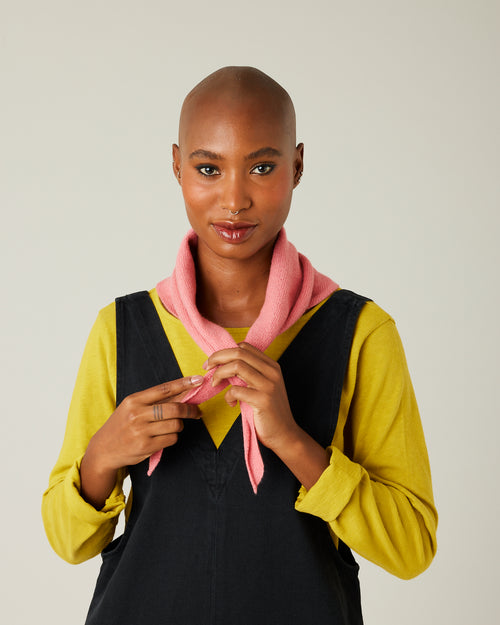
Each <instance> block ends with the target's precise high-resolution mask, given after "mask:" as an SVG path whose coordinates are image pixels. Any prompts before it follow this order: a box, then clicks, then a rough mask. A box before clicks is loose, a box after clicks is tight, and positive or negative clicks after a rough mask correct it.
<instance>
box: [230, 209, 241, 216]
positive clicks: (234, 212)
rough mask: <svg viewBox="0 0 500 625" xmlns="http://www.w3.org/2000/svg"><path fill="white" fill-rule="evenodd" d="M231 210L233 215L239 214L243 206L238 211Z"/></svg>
mask: <svg viewBox="0 0 500 625" xmlns="http://www.w3.org/2000/svg"><path fill="white" fill-rule="evenodd" d="M229 212H230V213H231V215H237V214H238V213H239V212H241V208H240V209H239V210H237V211H232V210H230V211H229Z"/></svg>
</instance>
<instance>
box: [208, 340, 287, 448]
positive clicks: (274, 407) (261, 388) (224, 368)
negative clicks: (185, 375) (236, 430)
mask: <svg viewBox="0 0 500 625" xmlns="http://www.w3.org/2000/svg"><path fill="white" fill-rule="evenodd" d="M214 367H217V369H216V370H215V372H214V376H213V379H212V384H213V386H217V385H218V384H220V383H221V382H223V381H224V380H226V379H228V378H232V377H238V378H239V379H240V380H243V382H245V383H246V385H247V386H231V387H230V388H229V390H228V391H227V392H226V395H225V399H226V401H227V403H228V404H229V405H231V406H235V405H236V402H237V401H244V402H246V403H247V404H249V405H250V406H251V407H252V409H253V414H254V423H255V430H256V433H257V436H258V438H259V440H260V442H261V443H262V444H263V445H265V446H266V447H269V448H271V449H273V450H274V451H276V452H277V451H278V449H279V448H280V447H282V446H283V445H286V444H288V443H289V441H290V438H291V437H293V436H294V435H296V434H297V430H298V429H299V428H298V426H297V424H296V422H295V420H294V418H293V415H292V412H291V410H290V404H289V403H288V396H287V392H286V388H285V382H284V380H283V375H282V373H281V368H280V366H279V364H278V363H277V362H275V361H274V360H272V359H271V358H269V356H266V354H264V353H263V352H261V351H260V350H258V349H257V348H256V347H253V346H252V345H250V344H249V343H240V344H239V345H238V347H234V348H230V349H223V350H220V351H218V352H215V353H214V354H212V356H210V358H209V359H208V361H207V365H206V369H212V368H214Z"/></svg>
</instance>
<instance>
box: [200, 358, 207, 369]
mask: <svg viewBox="0 0 500 625" xmlns="http://www.w3.org/2000/svg"><path fill="white" fill-rule="evenodd" d="M201 366H202V367H203V369H206V368H207V366H208V360H205V362H204V363H203V364H202V365H201Z"/></svg>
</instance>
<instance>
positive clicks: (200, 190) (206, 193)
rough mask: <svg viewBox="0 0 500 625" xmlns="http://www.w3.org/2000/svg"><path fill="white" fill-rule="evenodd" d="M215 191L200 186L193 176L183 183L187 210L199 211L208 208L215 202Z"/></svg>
mask: <svg viewBox="0 0 500 625" xmlns="http://www.w3.org/2000/svg"><path fill="white" fill-rule="evenodd" d="M213 195H214V193H213V190H212V189H210V187H207V185H204V184H200V182H199V181H198V180H196V179H193V176H192V175H189V176H186V179H185V180H183V181H182V196H183V197H184V204H185V205H186V209H187V210H192V211H197V210H200V209H203V208H207V207H208V206H210V205H211V203H212V201H213Z"/></svg>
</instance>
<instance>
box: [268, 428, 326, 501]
mask: <svg viewBox="0 0 500 625" xmlns="http://www.w3.org/2000/svg"><path fill="white" fill-rule="evenodd" d="M273 451H274V452H275V453H276V455H277V456H278V457H279V458H280V459H281V460H282V461H283V462H284V463H285V464H286V466H287V467H288V468H289V469H290V471H291V472H292V473H293V474H294V475H295V477H296V478H297V479H298V480H299V482H300V483H301V484H302V485H303V486H304V487H305V488H306V489H310V488H311V487H312V486H313V485H314V484H315V483H316V482H317V481H318V480H319V478H320V477H321V475H322V473H323V472H324V471H325V469H326V468H327V467H328V465H329V453H328V452H327V451H326V450H325V449H324V448H323V447H321V445H320V444H319V443H317V442H316V441H315V440H314V439H313V438H311V436H309V434H307V432H305V431H304V430H303V429H302V428H300V427H299V426H298V425H297V426H296V427H294V428H293V429H292V431H291V432H290V434H289V436H287V437H286V438H284V439H283V440H280V443H279V444H277V445H276V446H274V448H273Z"/></svg>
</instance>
